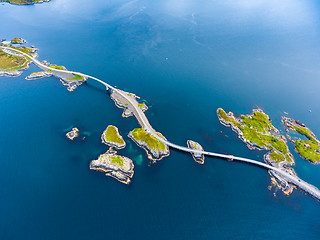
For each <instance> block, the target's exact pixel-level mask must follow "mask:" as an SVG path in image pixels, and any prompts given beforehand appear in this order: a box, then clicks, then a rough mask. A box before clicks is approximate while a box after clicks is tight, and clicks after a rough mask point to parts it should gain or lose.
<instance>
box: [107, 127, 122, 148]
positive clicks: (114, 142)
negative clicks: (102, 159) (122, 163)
mask: <svg viewBox="0 0 320 240" xmlns="http://www.w3.org/2000/svg"><path fill="white" fill-rule="evenodd" d="M101 140H102V142H103V143H104V144H106V145H108V146H110V147H115V148H116V149H122V148H125V146H126V142H125V141H124V140H123V138H122V136H121V135H120V134H119V130H118V128H117V127H116V126H113V125H109V126H108V127H107V129H106V130H104V132H103V133H102V135H101Z"/></svg>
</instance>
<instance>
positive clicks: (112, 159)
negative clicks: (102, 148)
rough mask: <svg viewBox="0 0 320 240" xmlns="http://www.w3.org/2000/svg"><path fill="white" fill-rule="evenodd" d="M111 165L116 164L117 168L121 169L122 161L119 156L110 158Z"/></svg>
mask: <svg viewBox="0 0 320 240" xmlns="http://www.w3.org/2000/svg"><path fill="white" fill-rule="evenodd" d="M110 159H111V163H113V164H117V165H118V166H119V167H123V159H122V157H120V156H110Z"/></svg>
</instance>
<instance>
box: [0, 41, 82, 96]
mask: <svg viewBox="0 0 320 240" xmlns="http://www.w3.org/2000/svg"><path fill="white" fill-rule="evenodd" d="M26 43H27V41H26V40H24V39H22V38H19V37H15V38H14V39H12V40H11V41H5V39H3V40H1V41H0V76H8V77H18V76H20V75H21V73H22V70H25V69H28V68H29V65H30V64H31V63H32V62H33V61H32V59H36V58H37V57H38V54H37V51H38V49H37V48H35V47H34V46H31V47H26V46H24V45H25V44H26ZM42 64H43V65H45V66H46V67H45V66H38V67H39V68H41V69H42V70H43V72H35V73H31V74H30V75H29V76H27V77H26V79H27V80H35V79H40V78H44V77H50V76H54V77H57V78H59V79H60V81H61V83H62V84H63V85H66V86H67V87H68V88H67V89H68V91H73V90H75V89H76V88H77V87H78V86H80V85H81V84H82V83H84V82H85V81H86V80H87V78H86V77H83V76H82V75H78V74H73V73H69V72H63V71H65V70H67V69H66V68H65V67H64V66H59V65H56V64H50V63H48V62H47V61H43V62H42ZM61 70H63V71H61Z"/></svg>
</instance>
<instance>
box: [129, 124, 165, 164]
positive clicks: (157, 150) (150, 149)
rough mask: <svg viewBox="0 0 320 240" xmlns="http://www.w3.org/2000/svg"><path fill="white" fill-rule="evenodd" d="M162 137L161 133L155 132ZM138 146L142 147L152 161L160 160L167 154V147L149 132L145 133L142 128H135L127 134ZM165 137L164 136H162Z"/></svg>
mask: <svg viewBox="0 0 320 240" xmlns="http://www.w3.org/2000/svg"><path fill="white" fill-rule="evenodd" d="M157 134H158V135H159V136H160V137H162V138H164V136H163V135H162V134H161V133H157ZM128 137H129V138H131V139H132V140H133V141H134V142H135V143H136V144H137V145H138V146H139V147H142V148H143V149H144V150H145V151H146V152H147V154H148V158H149V159H151V160H152V161H153V162H155V161H158V160H161V159H162V158H163V157H166V156H169V154H170V152H169V147H168V146H167V145H165V144H164V143H162V142H160V141H159V140H158V139H156V138H155V137H154V136H152V135H151V134H149V133H147V132H146V131H145V130H144V129H143V128H135V129H134V130H133V131H131V132H130V133H129V134H128ZM164 139H165V138H164Z"/></svg>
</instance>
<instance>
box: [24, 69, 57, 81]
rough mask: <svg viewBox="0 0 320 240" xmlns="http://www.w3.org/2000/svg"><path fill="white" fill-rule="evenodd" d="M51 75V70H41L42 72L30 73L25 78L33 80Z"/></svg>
mask: <svg viewBox="0 0 320 240" xmlns="http://www.w3.org/2000/svg"><path fill="white" fill-rule="evenodd" d="M51 76H52V71H51V72H50V71H49V70H47V71H43V72H34V73H31V74H30V75H29V76H27V77H26V80H35V79H40V78H44V77H51Z"/></svg>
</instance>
